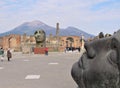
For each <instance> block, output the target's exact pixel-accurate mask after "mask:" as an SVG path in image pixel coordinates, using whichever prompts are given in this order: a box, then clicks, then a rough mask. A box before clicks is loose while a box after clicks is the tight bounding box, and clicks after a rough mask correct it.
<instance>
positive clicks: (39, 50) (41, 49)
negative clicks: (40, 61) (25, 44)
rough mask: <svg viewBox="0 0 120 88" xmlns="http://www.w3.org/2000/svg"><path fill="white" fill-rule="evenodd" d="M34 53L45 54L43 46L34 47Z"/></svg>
mask: <svg viewBox="0 0 120 88" xmlns="http://www.w3.org/2000/svg"><path fill="white" fill-rule="evenodd" d="M34 54H45V47H38V48H37V47H35V48H34Z"/></svg>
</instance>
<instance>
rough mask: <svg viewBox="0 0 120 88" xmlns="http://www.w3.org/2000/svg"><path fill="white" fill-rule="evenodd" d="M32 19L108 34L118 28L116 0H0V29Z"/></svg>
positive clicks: (119, 6)
mask: <svg viewBox="0 0 120 88" xmlns="http://www.w3.org/2000/svg"><path fill="white" fill-rule="evenodd" d="M34 20H39V21H41V22H43V23H45V24H47V25H50V26H53V27H56V23H57V22H59V23H60V28H67V27H68V26H73V27H76V28H78V29H82V30H83V31H85V32H88V33H90V34H94V35H97V34H98V33H99V32H101V31H102V32H104V33H111V34H112V33H113V32H114V31H117V30H118V29H120V0H0V33H2V32H6V31H9V30H12V29H13V28H15V27H17V26H19V25H21V24H22V23H24V22H31V21H34Z"/></svg>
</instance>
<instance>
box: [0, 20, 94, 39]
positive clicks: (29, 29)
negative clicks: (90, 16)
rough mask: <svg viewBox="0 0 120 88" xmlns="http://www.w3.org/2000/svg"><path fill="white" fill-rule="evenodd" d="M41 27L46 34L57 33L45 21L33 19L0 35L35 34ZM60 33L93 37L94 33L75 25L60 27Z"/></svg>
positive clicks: (62, 34)
mask: <svg viewBox="0 0 120 88" xmlns="http://www.w3.org/2000/svg"><path fill="white" fill-rule="evenodd" d="M39 29H43V30H44V31H45V32H46V35H49V34H52V35H55V34H56V28H54V27H51V26H48V25H46V24H45V23H43V22H40V21H32V22H25V23H23V24H21V25H20V26H18V27H16V28H14V29H13V30H11V31H8V32H5V33H1V34H0V36H4V35H8V34H20V35H23V34H24V33H26V34H27V35H34V32H35V31H36V30H39ZM59 35H60V36H70V35H74V36H81V35H84V36H85V37H86V38H88V37H93V35H91V34H88V33H86V32H84V31H82V30H80V29H77V28H75V27H68V28H66V29H61V28H60V32H59Z"/></svg>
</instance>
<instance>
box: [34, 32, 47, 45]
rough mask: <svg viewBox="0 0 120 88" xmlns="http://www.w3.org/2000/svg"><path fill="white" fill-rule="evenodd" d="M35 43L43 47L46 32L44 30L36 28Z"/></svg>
mask: <svg viewBox="0 0 120 88" xmlns="http://www.w3.org/2000/svg"><path fill="white" fill-rule="evenodd" d="M34 36H35V40H36V45H37V46H39V47H43V46H44V44H45V39H46V34H45V32H44V30H37V31H35V33H34Z"/></svg>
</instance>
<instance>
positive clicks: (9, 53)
mask: <svg viewBox="0 0 120 88" xmlns="http://www.w3.org/2000/svg"><path fill="white" fill-rule="evenodd" d="M7 58H8V61H10V58H12V53H11V52H10V49H8V50H7Z"/></svg>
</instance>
